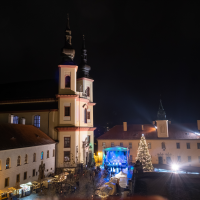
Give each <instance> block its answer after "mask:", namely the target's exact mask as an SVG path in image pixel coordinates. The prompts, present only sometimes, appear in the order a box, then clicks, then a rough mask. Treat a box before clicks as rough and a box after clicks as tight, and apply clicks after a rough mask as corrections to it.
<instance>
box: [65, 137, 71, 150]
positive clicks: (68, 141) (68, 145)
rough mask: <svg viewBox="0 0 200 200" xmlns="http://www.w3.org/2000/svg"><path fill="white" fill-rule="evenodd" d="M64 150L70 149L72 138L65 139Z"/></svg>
mask: <svg viewBox="0 0 200 200" xmlns="http://www.w3.org/2000/svg"><path fill="white" fill-rule="evenodd" d="M64 148H70V137H64Z"/></svg>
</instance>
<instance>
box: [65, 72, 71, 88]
mask: <svg viewBox="0 0 200 200" xmlns="http://www.w3.org/2000/svg"><path fill="white" fill-rule="evenodd" d="M70 79H71V77H70V76H69V75H68V76H65V88H70V86H71V84H70Z"/></svg>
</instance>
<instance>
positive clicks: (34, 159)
mask: <svg viewBox="0 0 200 200" xmlns="http://www.w3.org/2000/svg"><path fill="white" fill-rule="evenodd" d="M33 162H36V153H34V154H33Z"/></svg>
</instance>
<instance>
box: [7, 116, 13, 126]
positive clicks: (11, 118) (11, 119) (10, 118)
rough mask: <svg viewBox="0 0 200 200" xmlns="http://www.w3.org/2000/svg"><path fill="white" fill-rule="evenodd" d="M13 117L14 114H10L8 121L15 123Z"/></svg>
mask: <svg viewBox="0 0 200 200" xmlns="http://www.w3.org/2000/svg"><path fill="white" fill-rule="evenodd" d="M13 117H14V115H12V114H9V115H8V123H9V124H13Z"/></svg>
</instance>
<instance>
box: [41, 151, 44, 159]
mask: <svg viewBox="0 0 200 200" xmlns="http://www.w3.org/2000/svg"><path fill="white" fill-rule="evenodd" d="M43 158H44V152H43V151H42V152H41V160H43Z"/></svg>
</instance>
